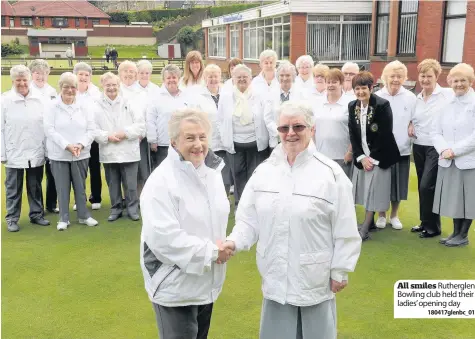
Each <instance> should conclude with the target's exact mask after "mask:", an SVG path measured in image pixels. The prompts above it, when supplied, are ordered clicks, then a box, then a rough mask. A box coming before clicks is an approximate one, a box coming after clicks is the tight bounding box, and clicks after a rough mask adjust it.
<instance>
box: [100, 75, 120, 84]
mask: <svg viewBox="0 0 475 339" xmlns="http://www.w3.org/2000/svg"><path fill="white" fill-rule="evenodd" d="M109 79H114V80H115V81H116V82H117V84H120V78H119V76H117V75H116V74H114V73H112V72H106V73H104V74H102V75H101V80H100V81H101V85H102V86H104V82H106V81H107V80H109Z"/></svg>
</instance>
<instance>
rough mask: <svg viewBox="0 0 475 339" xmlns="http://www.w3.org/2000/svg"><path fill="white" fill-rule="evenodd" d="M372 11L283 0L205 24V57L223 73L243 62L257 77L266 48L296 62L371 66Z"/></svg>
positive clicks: (368, 6)
mask: <svg viewBox="0 0 475 339" xmlns="http://www.w3.org/2000/svg"><path fill="white" fill-rule="evenodd" d="M371 10H372V3H371V2H370V1H350V0H333V1H327V0H325V1H323V0H319V1H316V0H290V1H289V0H281V1H279V2H275V3H272V4H269V5H265V6H260V7H256V8H252V9H249V10H245V11H242V12H236V13H233V14H229V15H225V16H221V17H217V18H211V19H208V20H204V21H203V22H202V27H203V28H205V51H206V52H205V54H206V55H205V58H206V60H207V62H209V63H215V64H218V65H219V66H220V67H221V68H222V69H223V70H226V69H227V63H228V61H229V60H230V59H232V58H240V59H243V60H244V62H245V63H246V65H248V66H249V67H251V69H252V70H253V73H254V74H257V73H258V72H259V60H258V59H259V54H260V53H261V52H262V51H263V50H265V49H268V48H270V49H273V50H275V51H276V53H277V55H278V58H279V60H290V61H291V62H293V63H295V61H296V60H297V58H298V57H299V56H301V55H304V54H309V55H312V56H313V58H314V59H315V60H316V61H319V62H321V63H324V64H328V65H334V66H338V65H342V64H343V63H345V62H347V61H354V62H357V63H359V64H361V65H366V66H368V65H369V56H370V55H369V52H370V32H371Z"/></svg>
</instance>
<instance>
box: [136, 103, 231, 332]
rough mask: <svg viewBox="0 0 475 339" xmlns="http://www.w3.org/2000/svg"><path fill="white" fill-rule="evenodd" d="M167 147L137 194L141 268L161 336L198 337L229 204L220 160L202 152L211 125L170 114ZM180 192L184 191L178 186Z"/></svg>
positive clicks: (209, 306) (196, 114)
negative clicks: (166, 150)
mask: <svg viewBox="0 0 475 339" xmlns="http://www.w3.org/2000/svg"><path fill="white" fill-rule="evenodd" d="M167 125H168V131H169V132H168V133H169V135H170V142H171V147H170V149H169V152H168V156H167V158H166V159H165V160H164V161H163V163H162V164H161V165H160V166H159V167H158V168H157V169H156V170H155V171H154V172H153V173H152V174H151V175H150V177H149V179H148V180H147V183H146V184H145V187H144V189H143V192H142V195H141V197H140V207H141V208H140V210H141V213H142V220H143V226H142V235H141V246H140V264H141V267H142V272H143V277H144V280H145V289H146V291H147V294H148V297H149V299H150V301H151V302H152V303H153V308H154V310H155V313H156V319H157V324H158V329H159V332H160V338H161V339H176V338H197V339H205V338H207V336H208V330H209V326H210V321H211V315H212V310H213V303H214V302H215V301H216V299H217V298H218V296H219V294H220V292H221V289H222V287H223V283H224V278H225V274H226V266H225V265H222V264H218V263H224V262H226V261H227V260H228V259H229V256H230V254H231V251H230V250H226V249H224V248H222V247H221V241H224V240H225V237H226V225H227V222H228V215H229V202H228V199H227V197H226V193H225V191H224V185H223V180H222V178H221V173H220V171H221V168H222V167H223V163H222V160H221V159H220V158H219V157H217V156H215V155H214V154H213V153H212V151H211V150H208V144H209V139H210V138H211V123H210V121H209V120H208V117H207V114H206V113H204V112H201V111H198V110H196V109H190V108H186V109H182V110H178V111H175V112H174V113H173V115H172V116H171V118H170V119H169V121H168V122H167ZM184 187H185V188H186V189H183V188H184Z"/></svg>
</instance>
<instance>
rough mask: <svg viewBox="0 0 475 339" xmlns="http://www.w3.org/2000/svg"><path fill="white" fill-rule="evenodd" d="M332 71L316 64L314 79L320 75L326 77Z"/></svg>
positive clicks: (313, 71) (313, 70) (325, 66)
mask: <svg viewBox="0 0 475 339" xmlns="http://www.w3.org/2000/svg"><path fill="white" fill-rule="evenodd" d="M329 70H330V67H328V66H327V65H324V64H316V65H315V67H314V68H313V69H312V73H313V76H314V77H317V76H319V75H321V76H323V77H326V76H327V72H328V71H329Z"/></svg>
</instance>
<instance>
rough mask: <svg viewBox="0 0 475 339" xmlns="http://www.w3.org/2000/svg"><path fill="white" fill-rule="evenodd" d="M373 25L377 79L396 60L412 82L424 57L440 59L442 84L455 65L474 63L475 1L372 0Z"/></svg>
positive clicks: (374, 72) (374, 70)
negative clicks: (403, 67)
mask: <svg viewBox="0 0 475 339" xmlns="http://www.w3.org/2000/svg"><path fill="white" fill-rule="evenodd" d="M371 26H372V30H371V57H370V60H371V63H370V71H371V72H372V73H373V74H374V76H375V78H376V79H378V78H380V76H381V73H382V70H383V68H384V66H385V65H386V64H387V63H388V62H390V61H392V60H396V59H397V60H399V61H401V62H403V63H404V64H406V66H407V68H408V76H409V80H413V81H417V65H418V64H419V63H420V62H421V61H422V60H424V59H426V58H432V59H436V60H438V61H439V62H440V63H441V65H442V68H443V73H442V75H441V77H440V79H439V83H440V84H441V85H443V86H446V85H447V82H446V77H447V74H448V72H449V70H450V68H451V67H453V66H454V65H455V64H457V63H460V62H465V63H468V64H471V65H472V66H475V1H467V0H457V1H452V0H450V1H447V0H445V1H435V0H428V1H414V0H391V1H387V0H377V1H376V0H373V17H372V25H371Z"/></svg>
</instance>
